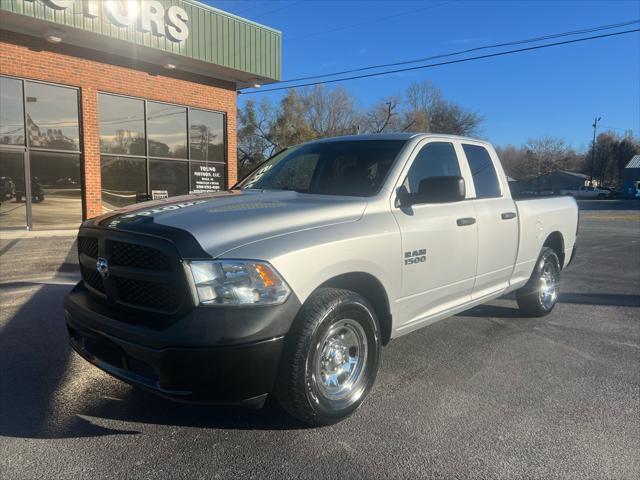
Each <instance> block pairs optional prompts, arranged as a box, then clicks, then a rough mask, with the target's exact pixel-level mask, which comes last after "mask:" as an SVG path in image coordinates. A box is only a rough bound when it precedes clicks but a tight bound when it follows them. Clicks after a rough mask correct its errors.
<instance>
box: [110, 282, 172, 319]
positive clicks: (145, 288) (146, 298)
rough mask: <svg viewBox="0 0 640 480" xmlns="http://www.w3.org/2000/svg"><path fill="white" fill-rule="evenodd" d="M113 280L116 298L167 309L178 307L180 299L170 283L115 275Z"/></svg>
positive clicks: (149, 306)
mask: <svg viewBox="0 0 640 480" xmlns="http://www.w3.org/2000/svg"><path fill="white" fill-rule="evenodd" d="M114 281H115V284H116V291H117V292H118V298H119V299H120V300H121V301H123V302H126V303H130V304H132V305H141V306H143V307H147V308H153V309H159V310H167V311H172V310H175V309H177V308H178V304H179V301H180V299H179V297H178V295H177V293H176V291H175V290H174V289H173V288H171V286H170V285H163V284H161V283H153V282H140V281H138V280H132V279H130V278H122V277H116V278H114Z"/></svg>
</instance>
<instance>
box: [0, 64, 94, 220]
mask: <svg viewBox="0 0 640 480" xmlns="http://www.w3.org/2000/svg"><path fill="white" fill-rule="evenodd" d="M0 77H5V78H11V79H14V80H18V81H20V87H21V89H22V117H23V126H24V145H9V144H6V145H5V144H2V145H0V148H1V149H2V150H4V151H13V152H22V153H23V158H24V179H25V197H26V198H25V205H26V214H27V218H26V227H27V230H29V231H30V230H33V211H32V201H31V200H32V199H31V194H32V192H31V180H30V179H31V157H30V155H29V152H31V151H33V152H45V153H48V152H51V153H68V154H77V155H79V156H80V196H81V211H82V220H81V221H84V220H85V219H86V218H87V204H86V179H85V175H84V171H85V158H84V135H83V133H84V131H83V125H84V118H83V116H82V90H81V89H80V87H76V86H74V85H67V84H64V83H54V82H47V81H43V80H37V79H32V78H27V77H17V76H15V75H5V74H1V75H0ZM26 82H31V83H39V84H42V85H49V86H52V87H58V88H67V89H70V90H75V91H76V102H77V108H78V149H77V150H60V149H53V148H43V147H33V146H31V141H30V139H29V133H28V131H27V95H26V89H25V83H26ZM27 179H29V181H27Z"/></svg>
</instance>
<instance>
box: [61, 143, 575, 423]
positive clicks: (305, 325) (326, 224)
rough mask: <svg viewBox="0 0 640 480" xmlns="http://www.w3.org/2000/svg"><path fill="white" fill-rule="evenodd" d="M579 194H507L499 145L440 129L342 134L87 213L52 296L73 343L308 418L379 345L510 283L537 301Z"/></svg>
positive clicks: (569, 233)
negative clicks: (62, 282)
mask: <svg viewBox="0 0 640 480" xmlns="http://www.w3.org/2000/svg"><path fill="white" fill-rule="evenodd" d="M577 226H578V212H577V206H576V202H575V200H574V199H573V198H569V197H556V198H538V199H531V200H523V201H514V200H513V199H512V197H511V194H510V192H509V187H508V184H507V179H506V177H505V174H504V172H503V170H502V167H501V165H500V162H499V160H498V157H497V155H496V152H495V150H494V149H493V148H492V146H491V145H490V144H488V143H487V142H484V141H480V140H474V139H470V138H461V137H453V136H446V135H435V134H394V135H371V136H351V137H340V138H333V139H326V140H319V141H314V142H310V143H307V144H303V145H299V146H295V147H291V148H288V149H286V150H284V151H283V152H281V153H278V154H277V155H275V156H274V157H273V158H271V159H269V160H268V161H266V162H265V163H264V164H262V165H260V166H259V167H258V168H257V169H256V170H255V171H253V172H252V173H251V174H249V175H248V176H247V177H246V178H245V179H244V180H242V181H240V182H239V183H238V184H237V185H236V186H235V187H234V188H233V189H231V190H229V191H223V192H217V193H211V194H200V195H191V196H183V197H175V198H170V199H165V200H161V201H154V202H147V203H142V204H137V205H132V206H130V207H127V208H123V209H121V210H117V211H113V212H110V213H107V214H104V215H103V216H101V217H97V218H94V219H90V220H87V221H85V222H84V223H83V224H82V226H81V228H80V231H79V234H78V251H79V259H80V268H81V273H82V281H81V282H80V283H78V285H76V286H75V287H74V288H73V290H72V291H71V292H70V293H69V294H68V296H67V297H66V299H65V304H64V308H65V318H66V322H67V326H68V331H69V335H70V341H71V345H72V347H73V349H75V351H76V352H78V353H79V354H80V355H81V356H83V357H84V358H85V359H87V360H88V361H89V362H91V363H93V364H95V365H96V366H98V367H99V368H101V369H103V370H105V371H106V372H108V373H110V374H111V375H113V376H115V377H117V378H119V379H121V380H124V381H125V382H129V383H131V384H133V385H137V386H140V387H143V388H145V389H147V390H149V391H152V392H155V393H157V394H160V395H163V396H166V397H169V398H172V399H178V400H184V401H192V402H210V403H233V404H245V405H252V406H260V405H261V404H262V403H263V402H264V400H265V399H266V397H267V395H269V394H273V395H275V397H276V398H277V399H278V400H279V402H280V403H281V404H282V405H283V407H284V408H285V409H286V410H288V411H289V412H290V413H291V414H292V415H294V416H295V417H297V418H299V419H301V420H302V421H304V422H308V423H310V424H314V425H321V424H328V423H332V422H337V421H339V420H340V419H342V418H344V417H346V416H348V415H349V414H351V413H352V412H353V411H354V410H355V409H356V408H357V407H358V406H359V405H360V404H361V403H362V401H363V400H364V399H365V397H366V396H367V394H368V393H369V392H370V390H371V388H372V385H373V383H374V380H375V378H376V373H377V370H378V366H379V363H380V355H381V346H382V345H385V344H387V343H388V342H389V341H390V340H391V339H393V338H395V337H398V336H400V335H404V334H406V333H409V332H411V331H413V330H416V329H418V328H422V327H424V326H425V325H429V324H431V323H432V322H435V321H437V320H440V319H443V318H445V317H449V316H451V315H454V314H455V313H457V312H461V311H463V310H467V309H469V308H471V307H473V306H475V305H478V304H481V303H484V302H487V301H490V300H492V299H495V298H496V297H499V296H501V295H504V294H506V293H509V292H512V291H515V292H516V298H517V302H518V304H519V306H520V309H521V310H522V313H523V314H525V315H536V316H542V315H546V314H547V313H549V312H550V311H551V310H552V309H553V308H554V305H555V303H556V301H557V298H558V289H559V286H560V273H561V270H562V269H563V268H564V267H566V266H567V265H568V264H569V263H570V261H571V259H572V257H573V255H574V253H575V251H576V250H575V241H576V235H577Z"/></svg>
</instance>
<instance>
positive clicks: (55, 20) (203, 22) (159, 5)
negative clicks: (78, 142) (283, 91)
mask: <svg viewBox="0 0 640 480" xmlns="http://www.w3.org/2000/svg"><path fill="white" fill-rule="evenodd" d="M0 28H2V29H4V30H11V31H16V32H19V33H24V34H28V35H34V36H39V37H40V38H45V37H46V36H48V35H49V34H50V33H51V32H52V31H53V34H54V35H56V34H58V33H59V34H60V36H61V38H62V41H63V42H65V43H69V44H74V45H78V46H83V47H88V48H92V49H95V50H100V51H104V52H108V53H114V54H117V55H121V56H135V58H138V59H140V60H145V61H151V62H154V61H160V60H161V59H162V58H164V59H167V58H170V59H173V61H174V63H175V65H176V68H178V69H183V70H186V71H192V72H194V73H199V74H203V75H207V76H210V77H215V78H222V79H226V80H231V81H235V82H236V83H256V82H257V83H269V82H272V81H277V80H280V78H281V51H282V35H281V33H280V32H279V31H277V30H274V29H272V28H269V27H265V26H263V25H259V24H257V23H254V22H251V21H249V20H245V19H243V18H240V17H237V16H235V15H232V14H229V13H226V12H223V11H221V10H218V9H216V8H213V7H210V6H208V5H204V4H202V3H200V2H197V1H195V0H150V1H142V0H133V1H131V0H130V1H123V0H121V1H118V0H116V1H111V2H108V1H102V0H0ZM185 37H186V38H185ZM105 40H108V41H105ZM132 47H133V48H132Z"/></svg>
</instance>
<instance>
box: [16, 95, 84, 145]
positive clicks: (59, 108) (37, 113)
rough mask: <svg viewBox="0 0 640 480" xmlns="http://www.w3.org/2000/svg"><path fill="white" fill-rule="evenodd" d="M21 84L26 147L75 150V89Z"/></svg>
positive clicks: (77, 138)
mask: <svg viewBox="0 0 640 480" xmlns="http://www.w3.org/2000/svg"><path fill="white" fill-rule="evenodd" d="M24 84H25V104H26V109H27V134H28V137H29V146H30V147H32V148H33V147H36V148H46V149H51V150H75V151H77V150H78V149H79V148H80V128H79V125H78V92H77V90H75V89H73V88H65V87H58V86H55V85H47V84H44V83H36V82H24Z"/></svg>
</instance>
